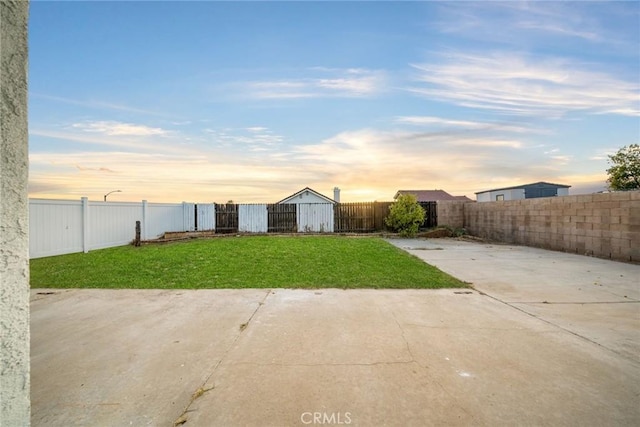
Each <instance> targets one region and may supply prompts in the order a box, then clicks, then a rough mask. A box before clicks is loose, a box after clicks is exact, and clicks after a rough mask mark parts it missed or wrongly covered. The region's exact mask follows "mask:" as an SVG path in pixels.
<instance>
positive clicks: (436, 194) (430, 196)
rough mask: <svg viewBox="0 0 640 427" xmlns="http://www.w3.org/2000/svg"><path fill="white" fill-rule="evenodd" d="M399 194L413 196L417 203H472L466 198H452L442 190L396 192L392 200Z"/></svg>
mask: <svg viewBox="0 0 640 427" xmlns="http://www.w3.org/2000/svg"><path fill="white" fill-rule="evenodd" d="M401 194H413V195H414V196H416V199H417V200H418V201H419V202H437V201H438V200H464V201H469V202H472V201H473V200H471V199H470V198H468V197H467V196H452V195H451V194H449V193H447V192H446V191H444V190H398V192H397V193H396V195H395V196H393V198H394V199H397V198H398V196H400V195H401Z"/></svg>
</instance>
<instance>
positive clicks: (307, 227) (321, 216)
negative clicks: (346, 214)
mask: <svg viewBox="0 0 640 427" xmlns="http://www.w3.org/2000/svg"><path fill="white" fill-rule="evenodd" d="M298 232H299V233H305V232H306V233H309V232H312V233H333V204H332V203H300V204H298Z"/></svg>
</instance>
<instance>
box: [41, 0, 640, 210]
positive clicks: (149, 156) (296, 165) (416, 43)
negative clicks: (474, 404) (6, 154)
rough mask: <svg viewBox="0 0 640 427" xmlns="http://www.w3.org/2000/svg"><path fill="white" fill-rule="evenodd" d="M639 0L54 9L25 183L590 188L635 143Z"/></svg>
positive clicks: (247, 188)
mask: <svg viewBox="0 0 640 427" xmlns="http://www.w3.org/2000/svg"><path fill="white" fill-rule="evenodd" d="M639 22H640V3H639V2H626V1H621V2H547V1H536V2H517V1H510V2H489V1H477V2H460V1H455V2H188V1H182V2H150V1H144V2H129V1H127V2H94V1H86V2H74V1H68V2H51V1H38V0H32V2H31V6H30V20H29V159H30V178H29V195H30V197H32V198H55V199H71V200H77V199H79V198H80V197H83V196H86V197H88V198H89V200H102V198H103V196H104V194H106V193H108V192H110V191H114V190H121V192H118V193H113V194H110V195H109V200H110V201H140V200H148V201H149V202H181V201H189V202H196V203H197V202H201V203H204V202H217V203H225V202H227V201H228V200H233V201H235V202H236V203H265V202H276V201H278V200H281V199H283V198H285V197H287V196H288V195H290V194H292V193H295V192H296V191H298V190H300V189H302V188H304V187H311V188H313V189H314V190H316V191H318V192H320V193H322V194H325V195H327V196H328V197H332V195H333V188H334V187H339V188H340V189H341V200H342V201H343V202H358V201H374V200H377V201H388V200H392V199H393V196H394V194H395V193H396V192H397V191H398V190H429V189H443V190H445V191H447V192H449V193H451V194H453V195H467V196H468V197H470V198H472V199H475V194H474V193H476V192H479V191H484V190H489V189H493V188H500V187H508V186H514V185H520V184H527V183H532V182H538V181H547V182H552V183H559V184H566V185H571V188H570V194H583V193H591V192H596V191H601V190H604V189H606V178H607V175H606V169H607V168H608V167H609V166H610V165H609V163H608V158H607V155H608V154H613V153H614V152H616V151H617V150H618V149H619V148H621V147H623V146H625V145H629V144H634V143H638V142H640V25H639V24H638V23H639Z"/></svg>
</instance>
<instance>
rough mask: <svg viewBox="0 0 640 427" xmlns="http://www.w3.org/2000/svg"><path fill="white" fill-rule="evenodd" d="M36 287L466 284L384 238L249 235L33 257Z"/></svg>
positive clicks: (253, 286)
mask: <svg viewBox="0 0 640 427" xmlns="http://www.w3.org/2000/svg"><path fill="white" fill-rule="evenodd" d="M31 287H33V288H137V289H215V288H345V289H346V288H390V289H402V288H425V289H433V288H453V287H466V285H465V284H464V283H463V282H461V281H459V280H458V279H455V278H454V277H451V276H449V275H448V274H446V273H443V272H442V271H440V270H438V269H437V268H435V267H432V266H430V265H428V264H425V263H424V262H422V261H421V260H419V259H418V258H416V257H414V256H412V255H409V254H408V253H406V252H404V251H402V250H400V249H398V248H396V247H395V246H393V245H391V244H389V243H387V242H385V241H384V240H382V239H380V238H375V237H370V238H369V237H366V238H354V237H344V236H301V237H291V236H251V237H225V238H215V239H206V240H192V241H187V242H179V243H170V244H164V245H146V246H142V247H138V248H136V247H133V246H121V247H117V248H110V249H101V250H96V251H92V252H89V253H87V254H83V253H77V254H69V255H61V256H55V257H49V258H39V259H34V260H31Z"/></svg>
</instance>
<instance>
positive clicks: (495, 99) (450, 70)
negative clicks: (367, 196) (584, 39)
mask: <svg viewBox="0 0 640 427" xmlns="http://www.w3.org/2000/svg"><path fill="white" fill-rule="evenodd" d="M441 58H442V60H441V61H440V62H431V63H424V64H416V65H413V67H414V68H415V70H416V71H417V76H416V81H418V82H420V83H421V84H420V85H414V86H412V87H410V88H409V90H410V91H411V92H413V93H415V94H418V95H421V96H425V97H429V98H430V99H437V100H440V101H444V102H450V103H454V104H457V105H461V106H464V107H470V108H481V109H487V110H493V111H497V112H500V113H504V114H515V115H539V116H547V117H559V116H562V115H564V114H566V113H568V112H572V111H582V112H589V113H599V114H622V115H632V116H636V115H640V110H639V107H638V92H639V91H640V85H639V84H638V82H637V81H633V80H629V81H626V80H622V79H620V78H616V77H613V76H611V75H608V74H606V73H604V72H598V71H595V70H594V71H592V70H591V69H590V68H591V67H590V66H589V65H588V64H579V63H575V62H572V61H569V60H565V59H557V58H534V57H529V56H526V55H520V54H515V53H507V52H497V53H493V54H489V55H479V54H465V53H452V54H448V55H442V56H441Z"/></svg>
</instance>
